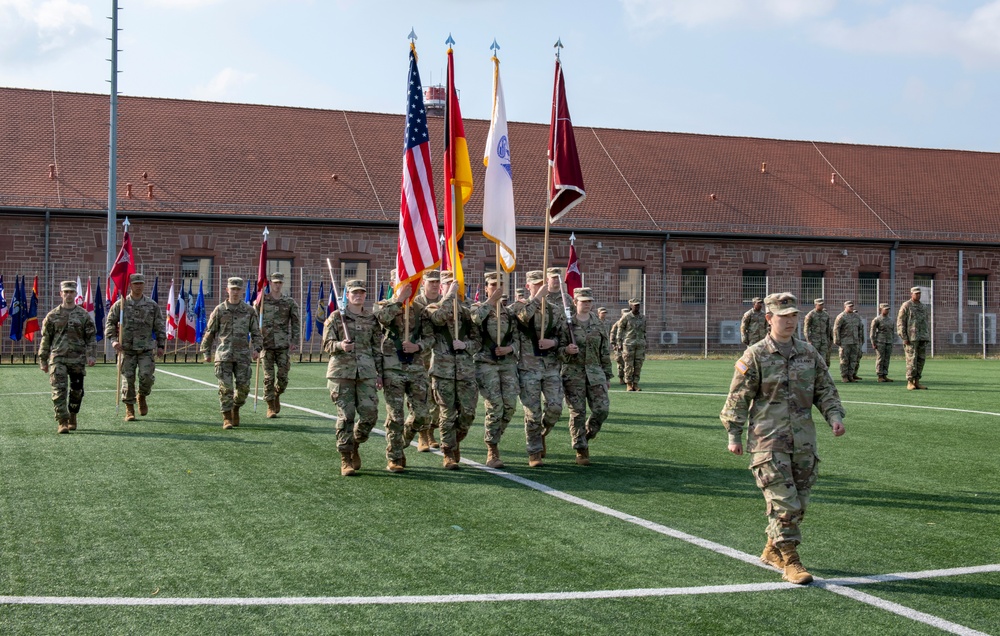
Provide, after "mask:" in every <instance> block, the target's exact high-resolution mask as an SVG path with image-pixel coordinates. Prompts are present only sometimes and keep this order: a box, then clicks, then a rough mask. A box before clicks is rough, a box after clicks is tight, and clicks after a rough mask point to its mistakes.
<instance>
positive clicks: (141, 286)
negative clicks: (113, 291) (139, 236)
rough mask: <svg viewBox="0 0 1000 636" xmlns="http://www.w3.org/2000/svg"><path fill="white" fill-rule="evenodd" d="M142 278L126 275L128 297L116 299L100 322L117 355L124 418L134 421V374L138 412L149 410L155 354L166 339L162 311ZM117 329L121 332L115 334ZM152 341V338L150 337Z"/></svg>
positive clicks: (159, 354) (162, 347) (143, 412)
mask: <svg viewBox="0 0 1000 636" xmlns="http://www.w3.org/2000/svg"><path fill="white" fill-rule="evenodd" d="M145 288H146V279H145V278H144V277H143V275H142V274H132V276H131V277H130V278H129V289H130V293H129V295H128V297H127V298H126V297H122V298H119V299H118V300H117V301H115V304H113V305H111V309H109V310H108V318H107V322H106V323H105V325H104V337H105V338H107V339H108V340H110V341H111V346H112V347H114V350H115V351H116V352H117V353H119V354H121V356H122V358H121V365H122V377H123V378H124V379H125V382H124V383H123V384H122V387H121V392H122V402H124V403H125V421H126V422H134V421H135V401H136V392H135V375H136V371H138V372H139V415H146V414H147V413H149V405H148V404H147V403H146V398H147V397H148V396H149V393H150V391H152V390H153V382H154V381H155V377H154V372H155V371H156V358H154V357H153V348H154V347H155V348H156V355H157V356H162V355H163V350H164V345H165V344H166V342H167V331H166V323H165V322H164V320H163V310H161V309H160V306H159V305H157V304H156V303H154V302H153V301H152V300H151V299H150V298H147V297H146V296H144V295H143V293H142V292H143V290H145ZM122 305H124V306H125V318H124V320H123V321H122V322H121V323H119V320H121V318H122ZM119 331H121V333H119ZM154 334H155V336H156V340H153V336H154Z"/></svg>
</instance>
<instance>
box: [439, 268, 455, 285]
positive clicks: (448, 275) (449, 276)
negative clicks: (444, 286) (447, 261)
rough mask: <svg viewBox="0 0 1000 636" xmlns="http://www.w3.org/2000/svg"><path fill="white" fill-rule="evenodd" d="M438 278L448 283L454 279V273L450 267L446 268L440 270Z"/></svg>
mask: <svg viewBox="0 0 1000 636" xmlns="http://www.w3.org/2000/svg"><path fill="white" fill-rule="evenodd" d="M440 280H441V282H442V283H450V282H452V281H453V280H455V274H454V273H452V271H451V270H450V269H446V270H444V271H443V272H441V277H440Z"/></svg>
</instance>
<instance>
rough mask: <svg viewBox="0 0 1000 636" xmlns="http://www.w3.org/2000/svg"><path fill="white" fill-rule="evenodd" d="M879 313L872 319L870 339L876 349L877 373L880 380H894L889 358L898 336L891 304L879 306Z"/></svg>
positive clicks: (869, 331) (869, 332)
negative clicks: (891, 374) (890, 375)
mask: <svg viewBox="0 0 1000 636" xmlns="http://www.w3.org/2000/svg"><path fill="white" fill-rule="evenodd" d="M878 310H879V315H878V316H876V317H875V319H874V320H872V325H871V327H870V328H869V330H868V339H869V340H870V341H871V343H872V349H874V350H875V373H876V374H877V375H878V381H879V382H892V378H890V377H889V358H891V357H892V343H893V340H894V339H895V337H896V333H895V327H896V326H895V325H894V324H893V322H892V318H890V317H889V304H888V303H882V304H880V305H879V306H878Z"/></svg>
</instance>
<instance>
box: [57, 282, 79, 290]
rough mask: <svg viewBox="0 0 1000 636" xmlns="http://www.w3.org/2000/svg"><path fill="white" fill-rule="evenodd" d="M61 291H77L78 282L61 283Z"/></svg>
mask: <svg viewBox="0 0 1000 636" xmlns="http://www.w3.org/2000/svg"><path fill="white" fill-rule="evenodd" d="M59 289H60V290H62V291H71V292H75V291H76V281H75V280H64V281H63V282H61V283H59Z"/></svg>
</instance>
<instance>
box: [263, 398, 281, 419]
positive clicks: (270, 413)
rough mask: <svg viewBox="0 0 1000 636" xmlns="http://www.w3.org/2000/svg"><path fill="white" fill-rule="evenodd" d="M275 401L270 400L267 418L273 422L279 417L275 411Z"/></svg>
mask: <svg viewBox="0 0 1000 636" xmlns="http://www.w3.org/2000/svg"><path fill="white" fill-rule="evenodd" d="M275 401H276V400H268V401H267V416H266V417H267V419H269V420H273V419H274V418H276V417H277V416H278V412H277V411H276V410H274V403H275Z"/></svg>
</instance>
